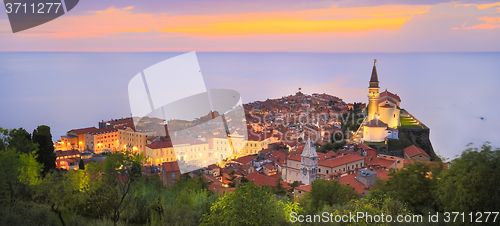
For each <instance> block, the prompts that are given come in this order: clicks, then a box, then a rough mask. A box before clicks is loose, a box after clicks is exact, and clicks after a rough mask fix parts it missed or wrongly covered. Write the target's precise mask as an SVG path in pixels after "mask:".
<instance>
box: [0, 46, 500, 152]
mask: <svg viewBox="0 0 500 226" xmlns="http://www.w3.org/2000/svg"><path fill="white" fill-rule="evenodd" d="M179 54H180V53H5V52H3V53H0V127H4V128H17V127H24V128H25V129H27V130H28V131H30V132H31V131H33V129H34V128H36V126H38V125H41V124H46V125H49V126H50V127H51V128H52V134H53V136H54V140H57V139H59V138H60V136H61V135H64V134H65V133H66V131H68V130H70V129H72V128H81V127H88V126H97V122H98V121H101V120H108V119H111V118H119V117H125V116H128V115H130V108H129V103H128V94H127V84H128V82H129V80H130V79H131V78H132V77H133V76H134V75H136V74H137V73H138V72H140V71H141V70H142V69H145V68H147V67H149V66H151V65H153V64H155V63H157V62H160V61H163V60H165V59H168V58H170V57H173V56H176V55H179ZM375 58H376V59H377V60H378V62H377V70H378V75H379V80H380V87H381V91H383V90H385V89H387V90H389V91H391V92H393V93H396V94H398V95H399V96H400V97H401V99H402V102H401V106H402V107H403V108H405V109H407V110H408V111H409V112H410V113H411V114H413V115H414V116H416V117H417V118H418V119H419V120H420V121H422V122H423V123H424V124H426V125H427V126H428V127H430V128H431V141H432V143H433V146H434V149H435V150H436V152H437V153H438V154H441V155H444V156H446V157H449V158H453V157H454V156H455V155H458V154H460V153H461V152H462V151H463V150H464V149H465V148H466V147H465V145H466V144H468V143H470V142H473V143H475V145H476V146H479V145H481V144H482V143H483V142H485V141H490V142H492V144H493V145H494V146H496V147H499V146H500V139H499V137H500V136H499V135H500V132H499V130H498V128H500V123H499V121H498V112H499V110H500V106H499V101H498V100H497V98H498V97H499V96H500V89H499V88H498V86H500V53H198V59H199V63H200V66H201V69H202V72H203V75H204V78H205V83H206V85H207V87H208V88H229V89H234V90H237V91H239V92H240V94H241V95H242V99H243V102H250V101H255V100H265V99H266V98H278V97H281V96H286V95H289V94H294V93H295V92H296V91H297V88H298V87H301V88H302V90H303V92H304V93H309V94H311V93H314V92H317V93H328V94H332V95H336V96H338V97H340V98H343V99H344V100H345V101H347V102H353V101H356V102H366V101H367V96H366V95H367V87H368V81H369V78H370V75H371V70H372V65H373V59H375ZM481 118H482V119H481Z"/></svg>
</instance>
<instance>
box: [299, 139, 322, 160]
mask: <svg viewBox="0 0 500 226" xmlns="http://www.w3.org/2000/svg"><path fill="white" fill-rule="evenodd" d="M301 156H304V157H318V154H317V153H316V147H314V145H313V144H312V143H311V138H310V137H308V138H307V141H306V145H305V146H304V150H303V151H302V154H301Z"/></svg>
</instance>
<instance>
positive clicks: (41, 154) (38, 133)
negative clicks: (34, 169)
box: [33, 125, 56, 175]
mask: <svg viewBox="0 0 500 226" xmlns="http://www.w3.org/2000/svg"><path fill="white" fill-rule="evenodd" d="M33 142H34V143H36V144H38V158H37V161H38V162H39V163H41V164H42V165H43V174H44V175H45V174H47V173H48V172H49V171H50V170H51V169H55V168H56V154H55V153H54V144H53V142H52V134H51V133H50V127H48V126H46V125H41V126H38V127H37V128H36V129H35V130H34V131H33Z"/></svg>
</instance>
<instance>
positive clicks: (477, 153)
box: [437, 143, 500, 212]
mask: <svg viewBox="0 0 500 226" xmlns="http://www.w3.org/2000/svg"><path fill="white" fill-rule="evenodd" d="M499 170H500V149H496V150H492V147H491V145H490V144H489V143H485V144H484V145H483V146H482V147H481V150H479V149H477V148H468V149H467V150H465V151H464V152H463V153H462V155H461V156H460V157H458V158H456V159H454V160H453V161H452V162H451V168H450V169H449V170H444V171H443V172H442V173H441V174H440V175H439V177H440V178H441V179H440V180H439V182H438V185H439V188H438V189H437V197H438V199H439V201H440V204H441V206H442V208H441V210H442V211H460V212H471V211H472V212H481V211H493V210H495V211H496V210H499V209H500V191H499V190H498V188H500V171H499Z"/></svg>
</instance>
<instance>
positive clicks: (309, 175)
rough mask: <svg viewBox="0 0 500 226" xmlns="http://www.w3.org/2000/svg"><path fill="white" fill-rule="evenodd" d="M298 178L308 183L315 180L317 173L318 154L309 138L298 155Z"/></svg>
mask: <svg viewBox="0 0 500 226" xmlns="http://www.w3.org/2000/svg"><path fill="white" fill-rule="evenodd" d="M300 156H301V157H302V158H301V161H300V180H301V181H302V183H304V184H310V183H311V182H313V181H314V180H316V178H317V175H318V154H317V153H316V148H315V147H314V144H312V143H311V138H309V137H308V138H307V142H306V145H305V146H304V151H302V154H301V155H300Z"/></svg>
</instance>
